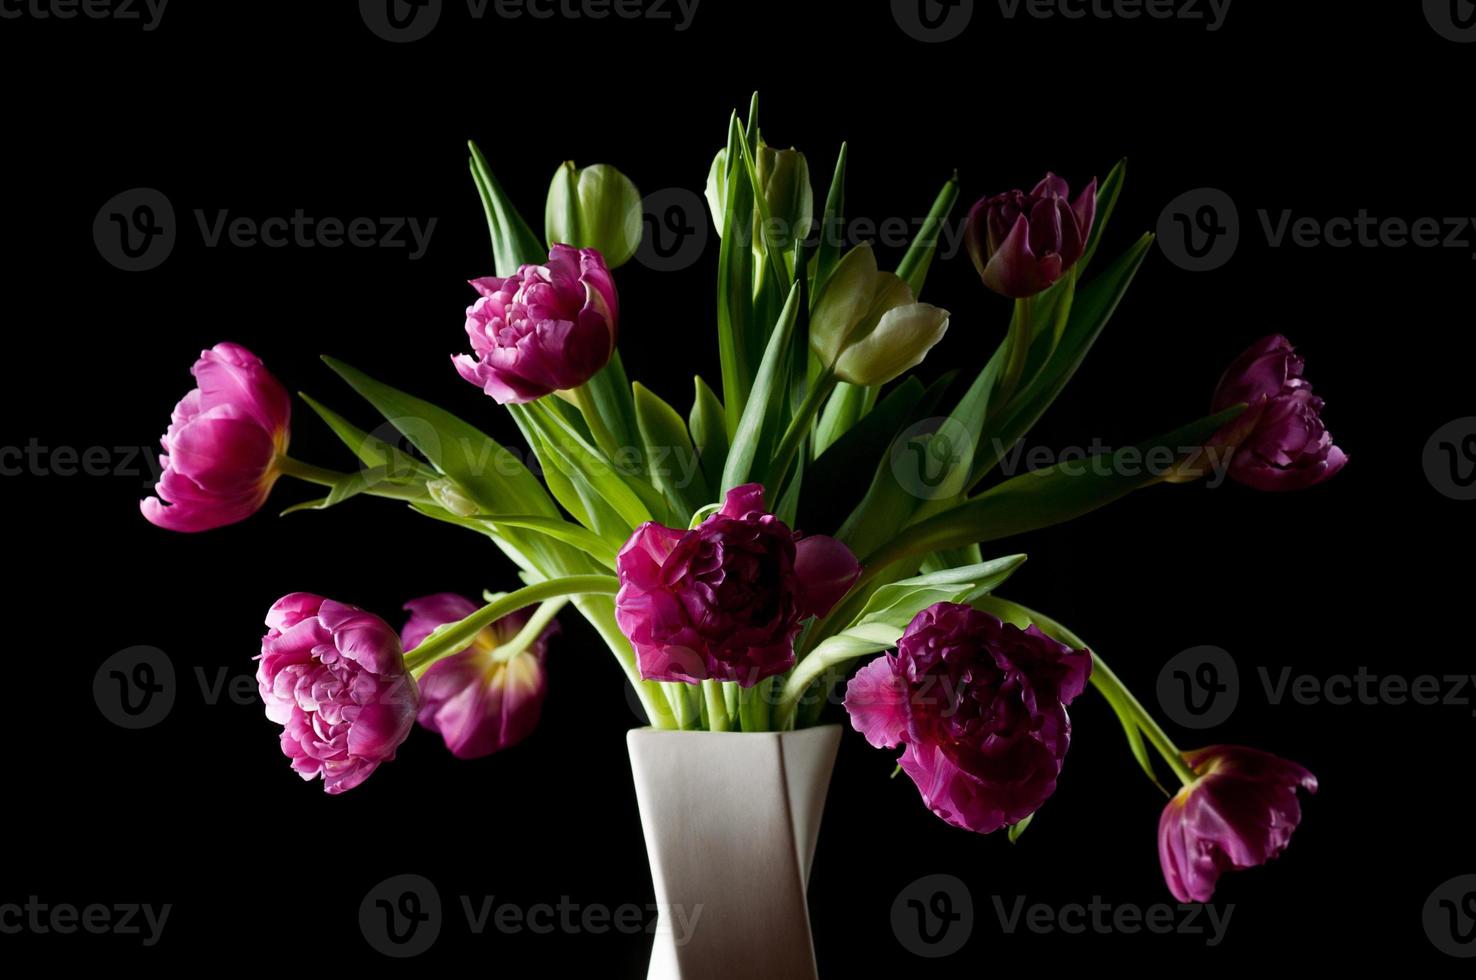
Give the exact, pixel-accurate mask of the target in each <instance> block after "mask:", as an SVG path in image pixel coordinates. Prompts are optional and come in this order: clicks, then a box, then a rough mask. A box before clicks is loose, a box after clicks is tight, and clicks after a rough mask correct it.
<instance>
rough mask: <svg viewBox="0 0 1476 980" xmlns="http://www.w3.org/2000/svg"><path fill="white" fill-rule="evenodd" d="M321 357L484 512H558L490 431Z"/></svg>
mask: <svg viewBox="0 0 1476 980" xmlns="http://www.w3.org/2000/svg"><path fill="white" fill-rule="evenodd" d="M323 360H324V362H325V363H327V365H328V366H329V367H330V368H332V369H333V370H334V371H335V372H336V373H337V374H338V376H339V377H341V378H343V379H344V380H345V381H347V382H348V383H349V385H350V387H352V388H353V389H354V390H355V391H357V392H358V393H359V394H360V395H362V396H363V397H364V398H365V399H366V400H368V402H369V403H370V404H371V405H373V406H374V407H375V408H376V409H378V410H379V412H380V414H381V415H383V416H384V417H385V418H386V419H388V420H389V421H390V423H391V424H393V425H394V426H395V428H397V429H399V430H400V432H401V433H403V434H404V436H405V438H406V439H408V440H410V443H411V444H412V445H414V446H415V448H416V449H418V450H420V452H421V454H422V455H424V456H425V458H426V459H428V460H430V461H431V465H433V466H434V467H435V468H436V471H437V472H439V473H442V474H444V475H446V476H449V477H450V478H451V479H453V480H455V481H456V483H457V484H458V485H459V486H460V487H461V488H462V489H463V490H465V491H466V493H467V495H468V496H470V497H471V498H472V499H473V500H475V501H476V502H477V504H478V505H479V506H480V507H481V508H482V509H483V510H485V511H486V512H488V513H494V514H495V513H502V512H507V513H520V514H543V515H546V516H555V515H556V514H557V509H556V508H555V507H554V505H553V501H551V500H549V498H548V494H547V492H545V491H544V489H543V486H542V485H541V484H540V483H539V482H538V480H537V478H535V477H534V476H533V474H532V473H531V472H529V471H528V468H527V467H526V466H524V465H523V461H522V460H521V459H519V458H518V456H517V454H516V453H512V452H510V451H508V450H507V449H505V448H504V447H503V446H501V445H499V444H498V442H497V441H496V440H495V439H493V438H492V437H491V436H488V435H486V434H484V433H482V432H480V431H478V430H477V429H476V428H474V427H473V426H470V425H468V424H467V423H465V422H463V421H462V420H461V419H459V418H457V417H456V416H454V415H452V414H451V413H450V412H447V411H446V410H444V409H442V408H438V407H437V406H435V405H432V404H431V403H430V402H427V401H423V400H421V399H419V398H416V397H414V396H413V395H407V394H406V393H404V392H403V391H400V390H398V389H396V388H391V387H390V386H389V385H386V384H383V383H381V382H379V381H375V380H374V379H373V378H371V377H369V376H368V375H367V374H364V373H363V372H362V371H359V370H358V369H357V368H354V367H351V366H350V365H348V364H345V363H344V362H342V361H339V360H337V359H336V358H332V357H325V358H323Z"/></svg>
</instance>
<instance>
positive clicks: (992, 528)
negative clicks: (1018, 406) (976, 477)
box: [867, 405, 1245, 568]
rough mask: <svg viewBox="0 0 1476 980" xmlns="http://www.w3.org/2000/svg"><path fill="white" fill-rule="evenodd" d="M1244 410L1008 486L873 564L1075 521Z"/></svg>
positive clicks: (908, 535)
mask: <svg viewBox="0 0 1476 980" xmlns="http://www.w3.org/2000/svg"><path fill="white" fill-rule="evenodd" d="M1244 410H1245V406H1244V405H1237V406H1235V407H1233V408H1230V409H1227V410H1225V411H1223V412H1219V413H1217V414H1215V415H1211V416H1209V417H1208V418H1203V419H1200V420H1199V421H1197V422H1192V423H1190V424H1189V425H1186V426H1184V427H1182V428H1180V429H1175V430H1174V431H1173V432H1169V433H1166V434H1164V435H1161V436H1158V437H1156V438H1154V439H1150V440H1149V441H1147V442H1145V443H1142V444H1140V445H1138V446H1135V447H1132V448H1129V449H1120V450H1118V451H1117V452H1115V453H1113V454H1112V455H1111V457H1109V458H1105V462H1104V457H1101V456H1098V457H1092V458H1091V459H1090V460H1089V461H1068V462H1062V463H1058V464H1057V465H1055V466H1052V467H1049V468H1047V469H1043V470H1036V471H1034V472H1030V473H1024V474H1021V475H1020V476H1017V477H1015V478H1013V479H1010V480H1006V481H1005V482H1004V483H1001V484H999V485H998V486H996V487H993V488H991V489H990V490H987V491H985V492H984V493H982V494H980V495H979V496H977V497H974V498H973V499H971V500H969V501H967V502H966V503H963V504H961V505H959V506H957V507H953V508H951V509H949V510H946V511H944V512H942V513H940V514H937V515H936V516H933V517H930V518H928V519H927V520H924V521H921V522H919V523H917V524H914V525H912V526H911V527H909V528H907V529H906V530H905V531H903V532H902V533H901V534H899V535H897V536H896V537H895V538H894V539H893V540H892V541H891V542H890V543H889V544H887V545H886V546H885V547H884V548H882V549H881V551H880V552H878V553H877V554H876V555H875V556H873V557H872V558H870V559H869V560H868V561H867V565H868V567H871V568H883V567H885V566H887V565H889V564H891V563H892V562H896V561H901V560H903V559H905V558H909V557H914V556H921V555H925V554H927V553H928V552H931V551H938V550H941V549H944V548H957V547H960V546H962V545H967V544H974V543H976V542H984V541H997V540H999V539H1001V538H1007V537H1011V536H1013V535H1016V534H1024V533H1026V532H1027V531H1034V530H1038V529H1040V528H1043V527H1050V526H1051V525H1053V524H1060V523H1063V522H1065V521H1070V520H1074V519H1076V518H1078V517H1081V516H1082V515H1084V514H1088V513H1090V512H1092V511H1094V510H1096V509H1097V508H1099V507H1103V506H1105V505H1107V504H1110V503H1112V502H1113V501H1114V500H1118V499H1120V498H1122V497H1125V496H1126V495H1128V494H1129V493H1132V492H1133V491H1134V490H1137V489H1140V488H1142V487H1145V486H1150V485H1152V484H1154V483H1157V482H1158V481H1159V478H1160V476H1161V473H1157V472H1154V470H1155V469H1156V467H1150V466H1148V465H1147V461H1148V459H1149V454H1152V455H1153V457H1165V456H1167V457H1168V458H1169V459H1170V460H1171V459H1172V458H1173V457H1174V456H1177V455H1179V454H1183V453H1185V452H1187V451H1189V450H1190V449H1192V448H1194V447H1199V446H1203V445H1204V444H1205V442H1206V441H1208V440H1209V438H1210V436H1212V435H1214V434H1215V433H1216V432H1218V431H1219V430H1220V429H1222V428H1223V427H1224V426H1225V425H1227V424H1228V423H1230V422H1231V421H1233V420H1234V419H1235V417H1236V416H1238V415H1239V414H1240V413H1241V412H1243V411H1244Z"/></svg>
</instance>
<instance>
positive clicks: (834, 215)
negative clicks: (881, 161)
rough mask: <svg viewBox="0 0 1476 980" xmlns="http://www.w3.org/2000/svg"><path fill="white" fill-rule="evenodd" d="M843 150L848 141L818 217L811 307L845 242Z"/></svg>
mask: <svg viewBox="0 0 1476 980" xmlns="http://www.w3.org/2000/svg"><path fill="white" fill-rule="evenodd" d="M846 153H847V145H846V144H845V143H842V144H841V148H840V153H839V154H837V155H836V158H835V174H834V176H832V177H831V178H830V192H829V193H828V194H827V195H826V196H825V216H824V218H822V219H821V224H820V243H819V245H818V246H817V248H816V250H815V262H814V268H815V271H814V282H813V284H812V285H811V287H810V296H811V301H810V302H811V308H813V305H814V297H816V296H819V295H820V291H821V290H822V289H824V288H825V283H826V282H827V281H828V280H829V279H830V274H831V273H832V272H834V271H835V267H836V264H837V263H839V262H840V258H841V249H842V247H843V246H844V245H845V241H844V238H845V236H844V235H843V234H842V233H841V223H842V222H843V221H844V220H845V217H844V212H845V209H846Z"/></svg>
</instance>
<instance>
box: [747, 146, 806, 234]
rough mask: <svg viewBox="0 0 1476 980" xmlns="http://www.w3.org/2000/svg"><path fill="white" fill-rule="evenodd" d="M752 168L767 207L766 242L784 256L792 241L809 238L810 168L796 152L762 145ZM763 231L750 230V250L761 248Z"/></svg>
mask: <svg viewBox="0 0 1476 980" xmlns="http://www.w3.org/2000/svg"><path fill="white" fill-rule="evenodd" d="M754 166H755V168H756V172H757V176H758V185H759V187H760V188H762V189H763V194H764V202H765V203H766V204H767V205H768V208H769V219H770V225H769V228H768V229H767V230H768V239H771V240H772V241H773V242H774V245H775V247H777V248H778V249H779V250H780V251H781V252H783V253H785V254H786V255H787V254H788V253H789V252H790V250H792V249H793V248H794V243H795V240H796V239H802V238H804V237H805V236H807V235H809V233H810V223H811V222H813V221H814V220H815V196H814V193H813V191H812V190H811V189H810V166H809V164H808V163H806V162H805V155H804V154H803V153H801V152H800V151H799V150H794V149H790V150H776V149H774V148H773V147H770V146H768V145H767V144H762V143H761V144H759V149H758V155H757V157H756V158H755V160H754ZM755 220H757V219H755ZM764 230H765V229H763V228H762V227H759V228H756V229H755V231H754V236H753V245H754V251H760V250H761V249H762V248H763V246H764V243H765V241H766V239H765V236H764V235H763V231H764Z"/></svg>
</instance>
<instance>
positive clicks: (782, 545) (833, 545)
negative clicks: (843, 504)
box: [615, 483, 861, 687]
mask: <svg viewBox="0 0 1476 980" xmlns="http://www.w3.org/2000/svg"><path fill="white" fill-rule="evenodd" d="M616 567H617V570H618V571H619V574H620V591H619V593H618V594H617V595H616V597H615V619H616V622H618V623H619V625H620V629H621V632H623V633H624V634H625V636H626V638H627V639H629V640H630V642H631V645H632V646H633V647H634V648H635V651H636V657H637V659H638V661H639V664H640V670H641V676H642V677H644V678H645V679H647V680H662V681H688V682H691V681H700V680H707V679H709V678H711V679H716V680H730V681H737V682H738V683H739V684H740V685H742V686H744V687H748V686H751V685H753V684H755V683H757V682H758V681H759V680H761V679H763V678H765V677H769V676H771V675H773V674H778V673H781V672H783V671H785V670H788V669H789V668H790V667H791V666H793V664H794V638H795V635H796V634H797V633H798V632H799V629H800V624H801V622H802V621H803V620H805V619H807V618H808V617H811V616H823V615H825V614H826V613H828V612H829V611H830V609H831V607H833V606H834V605H835V604H836V603H837V602H839V601H840V599H841V598H842V597H843V596H844V595H845V594H846V592H847V591H849V590H850V588H851V586H852V585H853V584H855V582H856V579H857V577H858V576H859V575H860V573H861V568H860V566H859V565H858V564H857V562H856V557H855V556H854V555H852V554H851V552H850V551H849V550H848V549H847V548H846V546H845V545H843V544H841V543H840V542H839V541H836V540H835V539H834V538H829V537H825V536H823V535H812V536H809V537H799V536H798V535H796V534H795V533H794V532H793V531H791V530H790V529H789V528H788V527H787V526H785V524H784V522H783V521H781V520H779V519H778V518H777V517H775V516H774V515H773V514H771V513H769V512H768V511H766V510H765V509H764V491H763V487H762V486H760V485H759V484H756V483H754V484H747V485H745V486H741V487H736V488H734V489H732V490H730V491H728V495H727V499H726V501H725V503H724V504H723V507H722V509H721V510H719V511H717V512H716V513H715V514H713V515H711V516H710V517H708V518H707V519H706V520H705V521H703V522H702V523H701V524H700V525H698V526H697V527H695V528H693V529H692V530H689V531H683V530H679V529H677V528H670V527H663V526H662V525H660V524H656V523H654V522H650V523H646V524H643V525H641V526H640V527H639V528H637V529H636V532H635V533H634V534H633V535H631V537H630V540H629V541H627V542H626V544H625V547H623V548H621V549H620V554H619V556H618V558H617V559H616Z"/></svg>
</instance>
